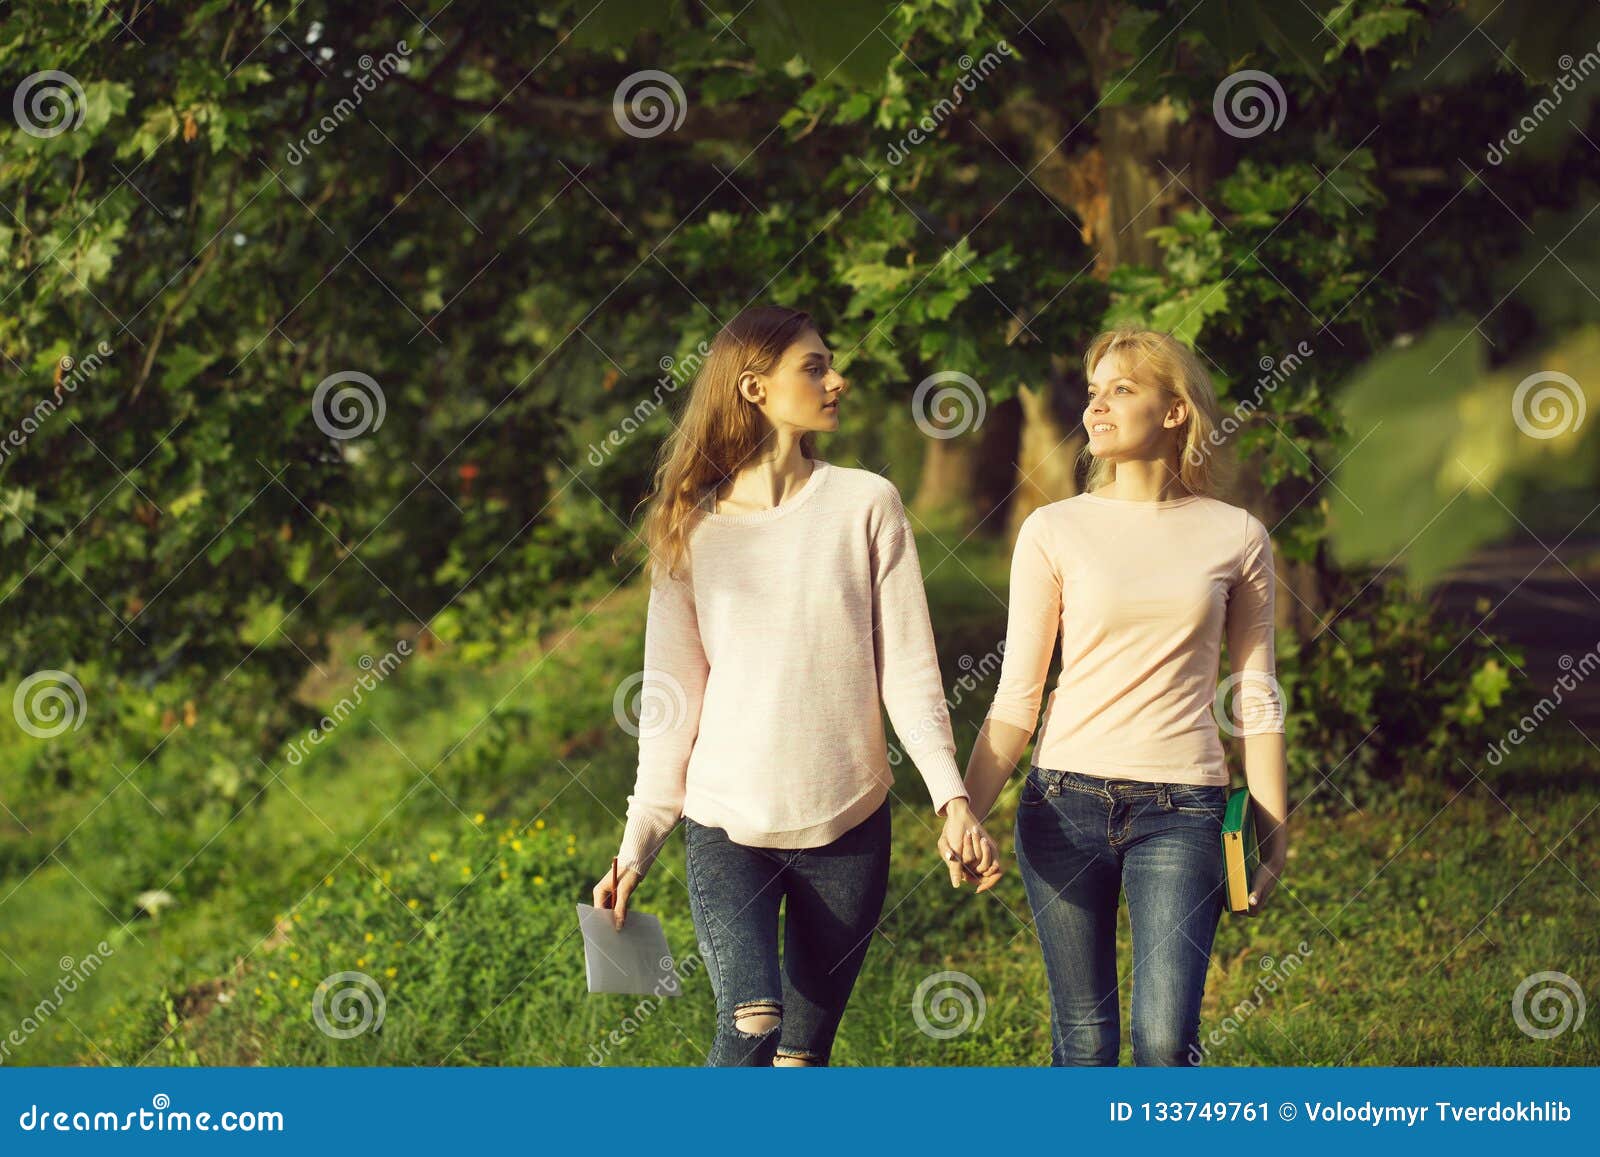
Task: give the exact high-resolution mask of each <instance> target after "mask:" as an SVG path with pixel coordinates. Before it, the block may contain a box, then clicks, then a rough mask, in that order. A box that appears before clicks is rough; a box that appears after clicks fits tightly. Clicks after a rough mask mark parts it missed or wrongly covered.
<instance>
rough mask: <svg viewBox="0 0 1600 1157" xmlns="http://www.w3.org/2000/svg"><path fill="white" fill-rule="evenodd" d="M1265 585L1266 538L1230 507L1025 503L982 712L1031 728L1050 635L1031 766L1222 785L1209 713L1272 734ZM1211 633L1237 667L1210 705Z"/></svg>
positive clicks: (1276, 716)
mask: <svg viewBox="0 0 1600 1157" xmlns="http://www.w3.org/2000/svg"><path fill="white" fill-rule="evenodd" d="M1273 586H1274V584H1273V568H1272V540H1271V538H1270V537H1269V536H1268V534H1267V529H1266V527H1265V526H1263V525H1262V524H1261V522H1260V521H1259V520H1258V519H1257V518H1255V516H1254V515H1252V514H1251V513H1250V512H1249V511H1247V510H1245V509H1243V508H1242V507H1238V506H1231V505H1229V504H1228V503H1226V502H1221V501H1218V500H1217V499H1215V498H1209V497H1204V496H1201V495H1189V496H1187V497H1184V498H1175V499H1169V500H1166V501H1162V502H1141V501H1135V500H1131V499H1116V498H1106V497H1102V496H1100V495H1097V494H1080V495H1078V496H1077V497H1075V498H1068V499H1066V500H1064V501H1061V502H1053V503H1051V504H1049V505H1048V506H1043V507H1040V508H1039V509H1038V510H1035V511H1034V512H1033V513H1032V514H1030V515H1029V516H1028V517H1027V519H1026V520H1025V521H1024V522H1023V524H1022V527H1021V530H1020V531H1019V533H1018V536H1017V545H1016V550H1015V553H1014V554H1013V556H1012V561H1011V592H1010V603H1009V605H1008V607H1007V612H1008V622H1007V626H1006V648H1005V657H1004V660H1003V661H1002V663H1001V667H1000V682H999V685H998V686H997V687H996V689H995V696H994V703H993V705H992V706H991V707H990V708H989V717H990V718H993V719H999V720H1001V721H1002V722H1005V723H1013V724H1015V725H1017V726H1018V727H1025V728H1027V729H1028V732H1029V733H1030V734H1032V732H1033V729H1034V725H1035V724H1036V723H1038V721H1039V702H1040V699H1041V698H1042V697H1043V695H1044V685H1045V678H1046V676H1047V675H1048V674H1049V671H1050V658H1051V655H1052V653H1053V652H1054V650H1055V645H1056V638H1057V636H1058V635H1059V636H1060V639H1061V676H1060V678H1059V680H1058V681H1057V683H1056V687H1055V690H1054V691H1052V692H1051V693H1050V700H1049V702H1048V703H1047V704H1046V706H1045V716H1044V726H1043V730H1042V731H1041V733H1040V737H1039V742H1038V744H1037V745H1036V746H1035V750H1034V753H1033V762H1034V763H1035V764H1036V765H1037V766H1039V767H1043V768H1048V769H1051V770H1057V771H1077V772H1081V773H1083V774H1085V775H1098V776H1106V777H1114V778H1119V779H1139V780H1148V781H1154V782H1166V783H1189V784H1212V785H1216V784H1222V785H1225V784H1227V782H1228V770H1227V765H1226V763H1225V762H1224V760H1223V750H1222V743H1221V740H1220V738H1219V735H1218V726H1217V721H1218V718H1220V719H1222V720H1223V721H1224V722H1225V724H1226V725H1227V728H1228V730H1229V731H1230V732H1231V733H1232V734H1234V735H1257V734H1261V733H1264V732H1273V731H1282V730H1283V713H1282V705H1281V704H1280V702H1279V701H1278V698H1277V695H1276V686H1277V684H1276V678H1275V674H1276V666H1275V660H1274V655H1273V637H1272V630H1273V597H1274V590H1273ZM1224 633H1226V635H1227V639H1228V656H1229V660H1230V664H1231V666H1232V669H1233V672H1234V675H1235V676H1238V675H1239V673H1241V672H1244V673H1247V674H1246V675H1245V677H1243V678H1235V679H1234V681H1233V685H1232V686H1230V687H1227V688H1224V689H1222V690H1224V692H1225V693H1224V694H1223V695H1222V697H1221V699H1220V707H1217V704H1218V703H1219V700H1218V697H1217V696H1218V691H1219V687H1218V682H1217V675H1218V669H1219V666H1220V655H1221V645H1222V637H1223V635H1224ZM1214 709H1215V710H1217V711H1218V714H1217V715H1214V714H1213V711H1214Z"/></svg>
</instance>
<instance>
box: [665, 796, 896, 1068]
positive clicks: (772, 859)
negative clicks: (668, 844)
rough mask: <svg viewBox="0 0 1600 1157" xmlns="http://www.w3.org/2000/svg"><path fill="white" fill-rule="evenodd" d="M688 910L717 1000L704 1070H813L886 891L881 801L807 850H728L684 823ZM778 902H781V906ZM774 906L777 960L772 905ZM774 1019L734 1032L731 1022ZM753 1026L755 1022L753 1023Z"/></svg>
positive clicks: (718, 836) (824, 1052) (721, 837)
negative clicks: (794, 1065)
mask: <svg viewBox="0 0 1600 1157" xmlns="http://www.w3.org/2000/svg"><path fill="white" fill-rule="evenodd" d="M683 822H684V844H685V847H686V849H687V852H688V858H687V859H688V873H689V909H690V912H691V914H692V916H693V918H694V927H695V936H696V938H697V940H698V941H699V948H700V956H701V958H702V959H703V960H704V961H705V964H706V972H707V974H708V975H709V976H710V978H711V989H712V992H713V993H715V995H716V999H717V1031H716V1036H715V1038H714V1039H713V1041H712V1044H711V1052H710V1054H709V1057H708V1058H707V1061H706V1063H707V1064H709V1065H743V1066H763V1065H771V1064H772V1063H773V1060H774V1058H775V1057H792V1058H794V1059H796V1060H800V1061H805V1062H808V1063H810V1064H813V1065H825V1064H827V1063H828V1056H829V1054H830V1052H831V1051H832V1049H833V1038H834V1034H835V1033H837V1032H838V1029H839V1021H840V1019H841V1018H842V1017H843V1016H844V1009H845V1004H846V1002H847V1001H848V1000H849V999H850V990H851V989H852V988H854V987H855V982H856V975H857V974H858V973H859V972H860V971H861V964H862V961H864V960H865V959H866V956H867V948H868V946H869V945H870V944H871V943H872V933H873V931H874V930H875V929H876V927H877V924H878V919H879V917H880V916H881V915H882V914H883V902H884V897H885V895H886V894H887V892H888V885H889V801H888V800H884V802H883V805H882V806H881V807H880V808H878V810H877V811H875V812H874V813H873V814H872V815H870V816H868V817H867V818H866V819H864V820H862V821H861V822H860V823H859V824H857V825H856V826H855V827H853V828H851V829H850V830H849V831H847V832H845V833H844V834H843V835H842V836H840V837H839V838H838V839H836V840H834V841H833V842H832V843H829V844H824V845H822V846H821V847H816V848H756V847H750V846H748V845H746V844H736V843H734V842H733V841H732V840H730V839H729V838H728V833H727V832H726V831H724V830H723V829H722V828H713V827H707V826H705V825H704V824H699V823H696V822H695V821H694V820H692V819H689V818H688V817H685V818H684V821H683ZM785 897H787V901H786V902H785ZM780 903H783V904H784V913H783V922H784V926H783V960H782V963H781V965H780V963H779V959H778V907H779V905H780ZM761 1016H764V1017H770V1018H776V1020H777V1023H776V1024H775V1025H773V1026H772V1027H771V1028H769V1029H768V1030H767V1031H764V1032H746V1031H744V1030H742V1029H741V1028H740V1027H739V1026H738V1024H737V1022H738V1020H739V1019H740V1018H741V1017H747V1018H754V1017H761ZM757 1023H759V1022H757Z"/></svg>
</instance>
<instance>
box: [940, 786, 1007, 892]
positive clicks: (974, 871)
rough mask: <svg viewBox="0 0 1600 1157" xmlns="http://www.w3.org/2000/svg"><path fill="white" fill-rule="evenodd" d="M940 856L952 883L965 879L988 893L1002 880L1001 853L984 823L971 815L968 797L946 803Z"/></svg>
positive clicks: (954, 886) (955, 884) (953, 886)
mask: <svg viewBox="0 0 1600 1157" xmlns="http://www.w3.org/2000/svg"><path fill="white" fill-rule="evenodd" d="M939 858H940V859H941V860H943V861H944V863H945V867H947V868H949V869H950V886H951V887H952V888H959V887H961V884H962V882H963V881H964V880H971V881H972V882H973V883H975V884H976V885H977V887H976V888H975V889H974V891H976V892H987V891H988V890H989V889H990V888H992V887H994V886H995V884H997V883H999V881H1000V876H1001V874H1002V870H1001V867H1000V853H999V850H998V849H996V848H995V846H994V841H993V840H991V839H990V838H989V833H988V832H986V831H984V830H983V824H981V823H979V822H978V819H977V817H976V816H975V815H973V814H972V808H971V807H970V806H968V804H967V801H966V799H965V798H962V797H958V798H956V799H953V800H951V801H950V802H949V803H948V804H946V805H945V812H944V831H943V832H941V833H940V835H939Z"/></svg>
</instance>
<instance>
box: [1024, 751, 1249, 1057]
mask: <svg viewBox="0 0 1600 1157" xmlns="http://www.w3.org/2000/svg"><path fill="white" fill-rule="evenodd" d="M1227 797H1228V789H1227V788H1225V787H1220V786H1204V785H1195V784H1182V783H1149V782H1145V781H1141V780H1131V779H1109V778H1105V777H1102V776H1094V775H1086V774H1083V773H1081V772H1075V771H1052V770H1049V769H1046V768H1042V767H1037V766H1036V767H1033V768H1032V769H1031V770H1030V771H1029V772H1028V778H1027V780H1026V782H1025V783H1024V784H1023V788H1022V796H1021V799H1020V801H1019V803H1018V806H1017V829H1016V830H1017V866H1018V868H1019V869H1020V874H1021V876H1022V883H1023V887H1024V888H1025V889H1026V890H1027V893H1028V905H1029V907H1031V908H1032V909H1033V917H1034V927H1035V930H1036V931H1037V932H1038V934H1039V945H1040V948H1041V950H1042V951H1043V953H1044V966H1045V975H1046V977H1047V978H1048V979H1049V982H1050V1061H1051V1064H1053V1065H1115V1064H1116V1063H1117V1059H1118V1054H1119V1052H1120V1048H1121V1043H1122V1031H1121V1023H1120V1012H1119V1009H1118V1006H1117V902H1118V898H1119V894H1126V895H1127V898H1128V920H1129V923H1130V924H1131V926H1132V930H1133V1026H1132V1028H1133V1063H1134V1064H1136V1065H1195V1064H1198V1063H1199V1057H1200V1051H1199V1048H1198V1045H1197V1041H1198V1038H1199V1033H1200V999H1201V996H1202V994H1203V993H1204V991H1205V984H1206V970H1207V967H1208V966H1209V965H1210V963H1211V943H1212V939H1213V937H1214V936H1215V934H1216V930H1217V921H1218V919H1219V918H1220V917H1221V915H1222V908H1223V876H1224V868H1223V862H1222V816H1223V812H1224V810H1225V809H1226V806H1227Z"/></svg>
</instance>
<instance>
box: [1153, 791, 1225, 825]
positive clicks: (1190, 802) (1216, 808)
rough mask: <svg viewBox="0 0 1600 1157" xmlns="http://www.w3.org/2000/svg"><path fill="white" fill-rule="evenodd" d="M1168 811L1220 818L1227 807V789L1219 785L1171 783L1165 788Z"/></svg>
mask: <svg viewBox="0 0 1600 1157" xmlns="http://www.w3.org/2000/svg"><path fill="white" fill-rule="evenodd" d="M1167 799H1168V802H1167V808H1168V810H1169V811H1175V812H1183V813H1184V814H1186V815H1197V816H1215V817H1216V818H1217V819H1221V818H1222V814H1223V812H1225V811H1226V810H1227V807H1228V789H1227V788H1225V787H1222V786H1220V785H1216V786H1207V785H1202V784H1173V785H1172V786H1171V787H1170V788H1168V789H1167Z"/></svg>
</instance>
